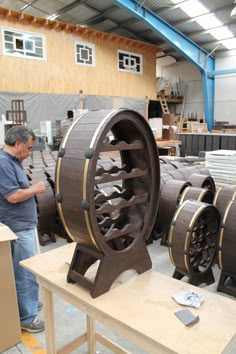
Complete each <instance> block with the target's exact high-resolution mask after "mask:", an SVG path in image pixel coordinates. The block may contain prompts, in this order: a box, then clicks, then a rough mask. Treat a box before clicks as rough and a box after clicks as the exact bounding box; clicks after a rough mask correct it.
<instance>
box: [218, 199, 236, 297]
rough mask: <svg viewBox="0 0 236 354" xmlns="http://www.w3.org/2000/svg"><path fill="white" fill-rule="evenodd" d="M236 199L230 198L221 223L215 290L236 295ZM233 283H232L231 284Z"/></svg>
mask: <svg viewBox="0 0 236 354" xmlns="http://www.w3.org/2000/svg"><path fill="white" fill-rule="evenodd" d="M235 215H236V201H235V200H231V201H229V202H228V205H227V207H226V210H225V214H224V217H223V220H222V223H221V228H220V237H219V245H218V259H219V267H220V269H221V275H220V279H219V283H218V287H217V291H222V292H225V293H227V294H230V295H233V296H236V262H235V253H236V237H235V228H236V218H235ZM232 283H233V284H232Z"/></svg>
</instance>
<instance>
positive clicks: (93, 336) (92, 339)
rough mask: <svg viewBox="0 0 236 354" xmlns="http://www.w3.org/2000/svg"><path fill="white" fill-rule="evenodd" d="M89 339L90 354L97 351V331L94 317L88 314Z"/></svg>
mask: <svg viewBox="0 0 236 354" xmlns="http://www.w3.org/2000/svg"><path fill="white" fill-rule="evenodd" d="M87 341H88V354H95V353H96V333H95V321H94V319H93V318H92V317H90V316H88V315H87Z"/></svg>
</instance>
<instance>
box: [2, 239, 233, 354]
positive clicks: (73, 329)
mask: <svg viewBox="0 0 236 354" xmlns="http://www.w3.org/2000/svg"><path fill="white" fill-rule="evenodd" d="M66 243H67V242H66V241H65V240H64V239H62V238H57V242H56V243H52V244H49V245H46V246H43V247H42V246H41V247H40V251H41V252H47V251H49V250H51V249H53V248H55V247H60V246H63V245H64V244H66ZM148 250H149V253H150V256H151V259H152V263H153V269H154V270H156V271H158V272H161V273H163V274H165V275H168V276H172V274H173V271H174V266H173V265H172V263H171V261H170V259H169V254H168V249H167V247H165V246H161V245H160V240H157V241H154V242H153V243H152V244H149V245H148ZM213 273H214V277H215V280H216V281H215V283H214V284H211V285H210V286H203V287H204V288H205V289H208V290H209V291H212V292H216V288H217V284H218V280H219V275H220V270H219V268H218V266H217V265H215V266H214V267H213ZM186 280H187V279H185V278H183V280H181V281H186ZM218 294H221V295H222V296H227V297H231V296H229V295H226V294H224V293H218ZM231 298H233V297H231ZM233 299H235V298H233ZM54 311H55V326H56V341H57V347H58V348H60V347H62V346H64V345H65V344H67V343H68V342H69V341H71V340H73V339H74V338H76V337H78V336H79V335H80V334H82V333H84V332H85V315H84V314H83V313H81V312H80V311H79V310H77V309H76V308H74V307H73V306H72V305H70V304H69V303H67V302H65V301H64V300H62V299H61V298H59V297H57V296H55V295H54ZM43 317H44V313H43V310H42V311H41V312H40V313H39V318H40V319H43ZM97 328H98V329H99V332H100V333H101V334H105V335H106V336H107V337H108V338H110V339H112V340H114V341H115V342H116V343H118V344H119V345H121V346H123V347H124V348H125V349H126V350H128V351H130V352H131V353H133V354H145V353H146V352H145V351H143V350H142V349H140V348H138V347H136V346H135V345H133V344H132V343H130V342H128V341H127V340H125V339H124V338H121V337H119V336H117V335H116V334H114V333H113V332H111V331H109V330H108V329H107V328H104V327H103V326H102V325H101V324H99V323H97ZM216 335H217V333H216ZM32 336H33V337H32V339H33V341H34V340H35V343H34V344H33V345H32V343H33V341H31V345H32V347H31V348H30V346H29V345H27V344H26V345H24V344H23V343H20V344H18V345H17V346H15V347H13V348H11V349H9V350H7V351H5V352H4V354H19V353H23V354H30V353H40V354H44V353H46V350H45V335H44V332H42V333H37V334H33V335H32ZM96 350H97V351H96V353H97V354H99V353H101V354H110V353H112V352H111V351H110V350H108V349H107V348H105V347H103V346H101V345H100V344H98V345H97V348H96ZM86 353H87V346H86V344H84V345H83V346H81V347H80V348H79V349H77V350H76V351H74V352H73V354H86ZM199 353H200V352H199ZM235 353H236V346H234V347H233V348H232V352H231V351H230V352H229V354H235ZM180 354H181V353H180ZM209 354H215V353H209Z"/></svg>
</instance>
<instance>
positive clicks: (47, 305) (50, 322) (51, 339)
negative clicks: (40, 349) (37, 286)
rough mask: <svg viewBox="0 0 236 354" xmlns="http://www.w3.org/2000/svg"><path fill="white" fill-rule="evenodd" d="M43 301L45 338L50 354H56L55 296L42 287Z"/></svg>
mask: <svg viewBox="0 0 236 354" xmlns="http://www.w3.org/2000/svg"><path fill="white" fill-rule="evenodd" d="M42 300H43V305H44V319H45V337H46V348H47V353H48V354H56V352H57V351H56V340H55V327H54V309H53V294H52V293H51V291H49V290H48V289H45V288H44V287H43V286H42Z"/></svg>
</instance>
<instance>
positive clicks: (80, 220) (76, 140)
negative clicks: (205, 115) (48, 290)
mask: <svg viewBox="0 0 236 354" xmlns="http://www.w3.org/2000/svg"><path fill="white" fill-rule="evenodd" d="M88 122H89V124H88ZM101 122H102V123H101ZM88 129H89V131H88ZM58 156H59V158H58V160H57V166H56V201H57V206H58V211H59V215H60V217H61V220H62V223H63V226H64V228H65V230H66V231H67V234H68V235H69V236H70V237H71V238H72V239H73V240H74V241H76V242H77V246H76V249H75V252H74V256H73V259H72V263H71V266H70V269H69V271H68V275H67V281H68V282H70V283H76V282H77V283H79V284H80V285H82V286H84V287H85V288H87V289H89V290H90V292H91V296H92V297H93V298H95V297H97V296H99V295H102V294H103V293H105V292H107V291H108V290H109V289H110V287H111V285H112V283H113V282H114V280H115V279H116V278H117V277H118V276H119V275H120V274H121V273H123V272H124V271H126V270H130V269H134V270H136V271H137V272H138V273H143V272H145V271H146V270H148V269H150V268H151V260H150V257H149V254H148V251H147V246H146V240H147V239H148V238H149V235H150V233H151V231H152V228H153V224H154V221H155V217H156V213H157V207H158V199H159V186H160V170H159V157H158V151H157V146H156V142H155V139H154V136H153V133H152V131H151V129H150V126H149V124H148V123H147V122H146V121H145V119H144V118H143V117H142V116H141V115H140V114H138V113H137V112H135V111H132V110H127V109H118V110H111V111H91V112H85V113H82V114H81V115H80V116H79V118H77V120H75V121H74V122H73V123H72V125H71V127H70V128H69V130H68V131H67V133H66V135H65V136H64V139H63V141H62V145H61V147H60V151H59V155H58ZM96 261H98V262H99V265H98V268H97V271H96V275H95V278H94V280H91V279H89V276H88V275H93V276H94V274H91V273H92V271H93V270H94V268H95V267H91V269H89V268H90V266H92V265H93V264H94V263H95V262H96ZM94 266H95V264H94ZM87 271H88V272H87ZM86 273H87V274H86Z"/></svg>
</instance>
